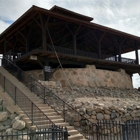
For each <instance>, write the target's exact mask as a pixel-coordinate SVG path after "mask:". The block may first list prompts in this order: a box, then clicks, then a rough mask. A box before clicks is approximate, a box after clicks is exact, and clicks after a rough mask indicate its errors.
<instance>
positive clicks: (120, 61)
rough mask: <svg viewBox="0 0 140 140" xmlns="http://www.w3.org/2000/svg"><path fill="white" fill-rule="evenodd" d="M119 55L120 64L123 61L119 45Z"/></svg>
mask: <svg viewBox="0 0 140 140" xmlns="http://www.w3.org/2000/svg"><path fill="white" fill-rule="evenodd" d="M118 53H119V62H121V61H122V58H121V46H120V45H119V48H118Z"/></svg>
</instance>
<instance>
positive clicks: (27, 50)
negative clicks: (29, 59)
mask: <svg viewBox="0 0 140 140" xmlns="http://www.w3.org/2000/svg"><path fill="white" fill-rule="evenodd" d="M28 52H29V41H28V37H27V38H26V53H28Z"/></svg>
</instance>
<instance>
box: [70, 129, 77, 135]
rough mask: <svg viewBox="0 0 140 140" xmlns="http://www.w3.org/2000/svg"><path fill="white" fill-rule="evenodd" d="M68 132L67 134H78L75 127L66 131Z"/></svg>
mask: <svg viewBox="0 0 140 140" xmlns="http://www.w3.org/2000/svg"><path fill="white" fill-rule="evenodd" d="M68 134H69V135H76V134H79V131H78V130H75V129H72V130H69V131H68Z"/></svg>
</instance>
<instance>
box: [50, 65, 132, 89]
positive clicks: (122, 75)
mask: <svg viewBox="0 0 140 140" xmlns="http://www.w3.org/2000/svg"><path fill="white" fill-rule="evenodd" d="M64 72H65V74H64V73H63V71H62V70H61V69H59V70H57V71H56V72H55V73H54V74H53V78H52V80H54V81H60V83H61V84H62V86H63V87H65V86H69V82H68V80H67V78H68V79H69V81H70V84H71V85H72V86H89V87H117V88H127V89H131V88H133V86H132V80H131V77H130V76H129V75H128V74H127V73H126V72H125V71H124V70H122V69H120V70H119V71H109V70H101V69H96V68H95V66H94V65H92V66H91V65H87V67H86V68H69V69H64ZM65 75H66V76H67V78H66V76H65Z"/></svg>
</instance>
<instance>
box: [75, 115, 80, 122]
mask: <svg viewBox="0 0 140 140" xmlns="http://www.w3.org/2000/svg"><path fill="white" fill-rule="evenodd" d="M80 120H81V116H80V115H78V114H75V115H74V121H75V122H79V121H80Z"/></svg>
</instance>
